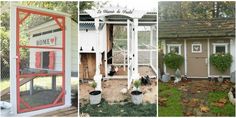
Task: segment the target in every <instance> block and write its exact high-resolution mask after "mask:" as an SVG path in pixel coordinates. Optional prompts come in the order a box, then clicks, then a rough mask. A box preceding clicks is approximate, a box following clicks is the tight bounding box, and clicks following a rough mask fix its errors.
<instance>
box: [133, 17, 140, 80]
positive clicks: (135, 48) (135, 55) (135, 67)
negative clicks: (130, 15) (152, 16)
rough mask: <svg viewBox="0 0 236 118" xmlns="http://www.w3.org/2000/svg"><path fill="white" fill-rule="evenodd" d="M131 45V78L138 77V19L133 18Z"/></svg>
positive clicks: (135, 78)
mask: <svg viewBox="0 0 236 118" xmlns="http://www.w3.org/2000/svg"><path fill="white" fill-rule="evenodd" d="M132 43H133V44H134V45H133V55H132V56H133V72H134V73H133V75H132V79H133V80H137V79H139V73H138V19H134V40H133V42H132Z"/></svg>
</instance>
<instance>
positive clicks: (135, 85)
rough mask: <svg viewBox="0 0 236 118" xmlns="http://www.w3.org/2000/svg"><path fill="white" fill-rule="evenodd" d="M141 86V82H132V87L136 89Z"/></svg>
mask: <svg viewBox="0 0 236 118" xmlns="http://www.w3.org/2000/svg"><path fill="white" fill-rule="evenodd" d="M140 86H141V80H135V81H134V87H135V88H136V89H138V88H139V87H140Z"/></svg>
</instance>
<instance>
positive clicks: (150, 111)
mask: <svg viewBox="0 0 236 118" xmlns="http://www.w3.org/2000/svg"><path fill="white" fill-rule="evenodd" d="M156 108H157V106H156V104H149V103H147V104H141V105H134V104H132V103H127V104H124V105H121V104H113V105H110V104H108V103H107V102H106V101H105V100H104V99H102V101H101V103H100V104H99V105H90V104H89V103H88V104H85V105H84V106H83V107H80V114H82V113H88V114H89V115H90V116H150V117H151V116H153V117H155V116H156V115H157V113H156Z"/></svg>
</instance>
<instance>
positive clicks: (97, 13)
mask: <svg viewBox="0 0 236 118" xmlns="http://www.w3.org/2000/svg"><path fill="white" fill-rule="evenodd" d="M85 11H86V12H87V13H88V14H89V15H90V16H92V17H93V18H98V17H104V16H109V15H124V16H128V17H131V18H141V17H142V16H143V15H144V14H145V13H146V11H140V10H134V9H127V8H126V7H120V6H109V7H105V8H100V9H94V10H85Z"/></svg>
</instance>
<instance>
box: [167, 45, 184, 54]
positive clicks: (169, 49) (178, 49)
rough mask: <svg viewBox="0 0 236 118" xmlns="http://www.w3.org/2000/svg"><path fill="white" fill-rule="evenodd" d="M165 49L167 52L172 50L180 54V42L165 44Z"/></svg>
mask: <svg viewBox="0 0 236 118" xmlns="http://www.w3.org/2000/svg"><path fill="white" fill-rule="evenodd" d="M167 48H168V49H167V51H168V53H170V52H174V53H177V54H179V55H180V54H181V44H167Z"/></svg>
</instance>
